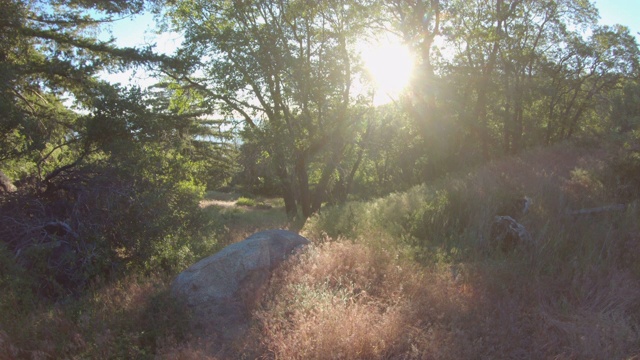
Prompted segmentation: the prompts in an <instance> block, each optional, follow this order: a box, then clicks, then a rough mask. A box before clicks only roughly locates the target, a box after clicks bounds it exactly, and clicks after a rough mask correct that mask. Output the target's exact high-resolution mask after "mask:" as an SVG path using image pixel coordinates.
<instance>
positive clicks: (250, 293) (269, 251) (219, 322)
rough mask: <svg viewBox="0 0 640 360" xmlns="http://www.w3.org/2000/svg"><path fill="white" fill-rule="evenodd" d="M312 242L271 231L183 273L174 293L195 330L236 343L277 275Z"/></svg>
mask: <svg viewBox="0 0 640 360" xmlns="http://www.w3.org/2000/svg"><path fill="white" fill-rule="evenodd" d="M308 243H309V240H307V239H305V238H304V237H302V236H300V235H298V234H296V233H293V232H290V231H286V230H267V231H261V232H258V233H255V234H253V235H251V236H250V237H248V238H247V239H245V240H243V241H241V242H238V243H235V244H232V245H229V246H227V247H225V248H224V249H222V250H221V251H220V252H218V253H216V254H214V255H212V256H209V257H207V258H205V259H203V260H201V261H199V262H197V263H196V264H194V265H192V266H191V267H189V268H188V269H186V270H185V271H183V272H182V273H180V274H179V275H178V276H177V277H176V279H175V280H174V281H173V284H172V286H171V292H172V294H173V295H174V296H175V297H176V298H178V299H179V300H181V301H183V302H184V304H186V306H187V307H188V308H189V310H190V311H191V312H192V314H193V317H192V325H193V326H194V327H195V328H196V329H198V330H199V331H204V332H215V333H216V334H217V335H218V336H221V337H222V338H223V339H225V340H233V339H236V338H238V337H239V336H241V335H242V334H244V332H245V331H246V330H247V328H248V322H249V315H250V314H249V313H250V310H251V308H252V306H254V305H255V303H256V301H257V300H259V298H260V295H261V292H262V291H263V290H264V289H265V287H266V284H267V283H268V281H269V278H270V276H271V272H272V271H273V270H274V268H275V267H276V266H278V265H279V264H280V263H281V262H283V261H284V260H285V259H286V258H287V257H288V256H289V255H290V254H291V253H292V252H293V251H294V250H295V249H296V248H298V247H300V246H303V245H306V244H308Z"/></svg>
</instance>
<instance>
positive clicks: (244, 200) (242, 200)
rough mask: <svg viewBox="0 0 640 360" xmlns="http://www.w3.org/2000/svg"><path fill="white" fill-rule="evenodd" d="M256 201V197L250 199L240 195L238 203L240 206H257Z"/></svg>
mask: <svg viewBox="0 0 640 360" xmlns="http://www.w3.org/2000/svg"><path fill="white" fill-rule="evenodd" d="M256 204H257V203H256V201H255V200H254V199H250V198H247V197H240V198H239V199H238V200H236V205H238V206H256Z"/></svg>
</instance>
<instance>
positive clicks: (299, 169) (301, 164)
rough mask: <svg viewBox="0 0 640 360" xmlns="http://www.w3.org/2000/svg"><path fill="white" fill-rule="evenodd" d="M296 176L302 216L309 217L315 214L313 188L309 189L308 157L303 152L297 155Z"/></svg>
mask: <svg viewBox="0 0 640 360" xmlns="http://www.w3.org/2000/svg"><path fill="white" fill-rule="evenodd" d="M295 173H296V178H297V180H298V190H299V193H298V204H299V205H300V208H301V210H302V216H304V218H305V219H306V218H308V217H309V216H311V214H313V211H312V209H311V190H310V189H309V174H307V159H306V156H305V154H304V152H303V153H301V154H298V156H297V157H296V165H295Z"/></svg>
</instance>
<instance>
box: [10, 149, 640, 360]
mask: <svg viewBox="0 0 640 360" xmlns="http://www.w3.org/2000/svg"><path fill="white" fill-rule="evenodd" d="M602 159H606V154H605V153H604V152H603V151H601V150H593V151H583V149H577V148H570V147H568V148H567V147H556V148H551V149H546V150H539V151H534V152H531V153H528V154H525V155H523V156H521V157H518V158H514V159H507V160H502V161H498V162H495V163H492V164H490V165H488V166H486V167H483V168H480V169H478V170H477V171H476V172H474V173H472V174H469V175H467V176H463V177H459V178H455V179H446V180H445V181H443V182H442V183H439V184H435V185H432V186H429V187H427V186H421V187H416V188H414V189H412V190H410V191H408V192H405V193H401V194H392V195H390V196H388V197H386V198H382V199H378V200H375V201H372V202H369V203H351V204H347V205H345V206H343V207H341V208H334V209H326V210H325V211H324V212H323V213H322V214H321V215H320V216H318V217H317V218H314V219H311V221H309V222H308V223H307V224H306V225H305V227H304V232H303V233H304V234H305V235H306V236H308V237H309V238H311V239H312V240H313V245H311V246H308V247H307V248H306V249H305V250H304V251H303V252H301V253H300V254H299V255H297V256H295V257H292V258H290V259H289V261H288V262H286V263H285V264H284V265H283V266H281V267H280V268H279V269H277V271H276V272H275V273H274V275H273V277H272V278H271V281H270V284H269V287H268V289H267V291H266V292H265V294H264V297H263V298H262V299H261V301H260V302H259V305H258V307H257V308H256V309H255V311H254V313H253V323H252V327H251V329H250V331H249V333H248V334H247V336H246V337H245V338H244V339H241V340H239V341H237V342H235V343H224V342H222V341H220V340H219V339H212V338H208V337H207V335H206V334H198V333H197V332H192V333H190V334H188V333H187V329H186V328H185V326H186V325H185V324H184V323H180V321H184V320H186V317H185V315H184V314H183V313H181V312H180V309H179V308H178V307H174V305H175V304H172V303H171V301H170V299H169V298H168V297H167V296H166V288H167V285H168V283H169V281H170V279H158V278H155V279H153V278H151V279H149V278H136V277H132V278H129V279H126V280H124V281H121V282H118V283H116V284H111V285H108V286H105V287H101V288H96V290H95V291H94V292H93V293H92V294H91V295H90V296H88V297H86V298H85V299H84V300H83V301H81V302H80V304H77V305H73V306H71V305H68V306H59V307H56V308H54V309H53V310H52V309H51V308H47V309H45V308H42V309H39V310H38V311H34V312H32V313H31V314H29V315H28V316H26V317H24V319H22V320H20V319H18V318H19V315H16V317H15V319H14V320H16V322H15V324H16V325H13V326H12V327H11V328H9V327H7V325H6V324H13V322H12V321H8V320H7V319H2V320H3V321H2V324H3V326H4V328H2V329H0V358H16V357H17V358H152V357H154V358H159V359H215V360H223V359H243V358H244V359H255V358H260V359H632V358H640V262H638V260H637V254H638V252H639V251H640V225H639V224H638V219H639V218H640V206H639V204H638V202H637V201H636V202H633V201H630V205H629V207H628V208H627V209H626V211H622V212H612V213H602V214H597V215H593V216H586V217H580V216H577V217H574V216H567V215H566V211H567V210H571V209H576V208H580V207H585V206H597V205H603V204H605V203H606V202H607V201H609V200H610V198H609V197H610V194H611V193H612V192H613V191H614V190H615V189H609V188H608V187H607V186H608V185H607V183H606V181H605V180H603V179H604V178H603V177H602V176H601V173H602V172H606V171H607V168H606V166H605V165H604V164H605V163H606V162H603V160H602ZM520 194H526V195H529V196H531V197H532V198H533V199H534V206H533V209H532V211H531V213H530V214H529V215H527V217H526V218H524V219H523V220H522V222H523V224H525V226H526V227H527V229H528V230H529V231H530V232H531V235H532V236H533V238H535V240H536V244H537V245H536V247H535V248H534V249H529V250H524V249H519V250H517V251H515V252H511V253H502V252H495V251H487V249H486V248H485V247H483V245H482V244H483V242H482V240H483V237H485V236H486V233H487V231H488V226H487V222H488V221H489V220H490V219H491V218H492V217H493V213H494V212H495V211H496V209H498V208H499V206H500V203H501V201H503V200H505V199H509V198H510V197H511V196H514V195H520ZM205 211H212V216H213V215H215V216H220V217H221V218H222V219H223V220H224V221H225V225H226V229H225V234H226V236H227V238H226V239H227V240H226V241H228V242H234V241H238V240H241V239H242V238H244V237H246V236H248V235H250V234H251V233H252V232H254V231H258V230H263V229H266V228H270V227H271V228H272V227H279V228H287V227H293V225H291V224H289V223H287V221H286V218H284V216H283V214H282V213H281V212H278V211H279V209H277V208H276V209H273V210H269V211H245V210H243V209H238V208H233V207H232V208H220V207H210V208H207V209H205Z"/></svg>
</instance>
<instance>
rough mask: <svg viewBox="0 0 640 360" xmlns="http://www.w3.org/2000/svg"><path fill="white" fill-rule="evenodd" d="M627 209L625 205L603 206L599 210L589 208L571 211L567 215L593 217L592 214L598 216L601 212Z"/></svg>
mask: <svg viewBox="0 0 640 360" xmlns="http://www.w3.org/2000/svg"><path fill="white" fill-rule="evenodd" d="M626 208H627V205H625V204H613V205H607V206H601V207H597V208H587V209H580V210H575V211H569V212H568V213H567V214H568V215H591V214H597V213H601V212H609V211H622V210H625V209H626Z"/></svg>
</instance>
